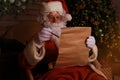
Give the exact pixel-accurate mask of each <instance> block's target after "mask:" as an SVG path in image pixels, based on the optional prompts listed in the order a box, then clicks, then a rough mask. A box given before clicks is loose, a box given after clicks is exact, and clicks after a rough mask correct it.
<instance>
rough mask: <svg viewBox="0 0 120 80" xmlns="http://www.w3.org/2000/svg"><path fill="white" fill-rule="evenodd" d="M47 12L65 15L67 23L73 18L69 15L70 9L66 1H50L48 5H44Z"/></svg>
mask: <svg viewBox="0 0 120 80" xmlns="http://www.w3.org/2000/svg"><path fill="white" fill-rule="evenodd" d="M43 6H44V8H45V10H44V11H45V12H54V11H57V12H59V13H60V14H63V13H65V14H64V17H65V19H66V21H70V20H71V19H72V16H71V15H70V14H69V13H68V12H69V11H68V8H67V5H66V3H65V1H64V0H48V3H44V4H43Z"/></svg>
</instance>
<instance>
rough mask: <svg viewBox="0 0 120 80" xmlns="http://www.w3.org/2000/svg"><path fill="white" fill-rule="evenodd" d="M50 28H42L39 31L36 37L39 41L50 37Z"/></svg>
mask: <svg viewBox="0 0 120 80" xmlns="http://www.w3.org/2000/svg"><path fill="white" fill-rule="evenodd" d="M51 32H52V30H51V29H50V28H43V29H42V30H41V31H40V32H39V33H38V39H39V41H40V42H44V41H47V40H50V38H51V37H52V34H51Z"/></svg>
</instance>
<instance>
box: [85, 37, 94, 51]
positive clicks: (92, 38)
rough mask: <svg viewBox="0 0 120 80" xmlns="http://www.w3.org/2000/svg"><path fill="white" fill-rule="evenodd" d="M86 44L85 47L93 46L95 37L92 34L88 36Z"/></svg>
mask: <svg viewBox="0 0 120 80" xmlns="http://www.w3.org/2000/svg"><path fill="white" fill-rule="evenodd" d="M86 44H87V47H89V48H91V49H92V48H93V47H94V46H95V38H94V37H93V36H89V37H88V39H87V42H86Z"/></svg>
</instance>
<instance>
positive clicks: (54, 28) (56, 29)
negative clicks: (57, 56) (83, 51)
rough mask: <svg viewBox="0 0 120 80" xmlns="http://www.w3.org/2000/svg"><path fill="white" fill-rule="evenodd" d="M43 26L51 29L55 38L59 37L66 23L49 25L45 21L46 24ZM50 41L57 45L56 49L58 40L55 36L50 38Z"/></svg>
mask: <svg viewBox="0 0 120 80" xmlns="http://www.w3.org/2000/svg"><path fill="white" fill-rule="evenodd" d="M44 26H45V27H49V28H51V29H52V32H53V33H54V34H56V35H57V36H59V37H60V35H61V28H64V27H66V23H65V22H61V23H50V22H48V21H46V22H45V23H44ZM52 39H53V40H54V41H55V43H56V45H57V47H58V46H59V38H58V37H56V36H55V35H53V36H52Z"/></svg>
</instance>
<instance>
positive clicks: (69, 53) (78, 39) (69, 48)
mask: <svg viewBox="0 0 120 80" xmlns="http://www.w3.org/2000/svg"><path fill="white" fill-rule="evenodd" d="M90 34H91V27H69V28H63V29H62V34H61V37H60V44H59V55H58V58H57V61H56V65H55V67H56V68H59V67H66V66H76V65H80V66H84V65H87V64H88V58H89V48H87V47H86V43H85V41H86V39H87V37H89V36H90Z"/></svg>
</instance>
